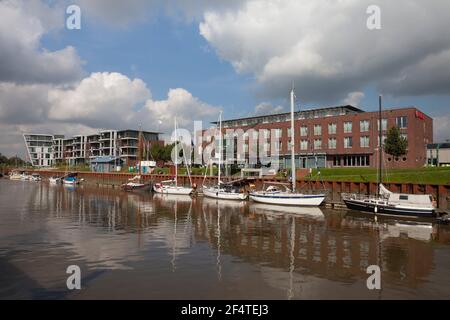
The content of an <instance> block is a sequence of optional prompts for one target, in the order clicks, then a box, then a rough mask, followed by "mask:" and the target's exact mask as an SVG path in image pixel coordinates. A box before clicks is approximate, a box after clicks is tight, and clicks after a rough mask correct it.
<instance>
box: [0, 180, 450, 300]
mask: <svg viewBox="0 0 450 320" xmlns="http://www.w3.org/2000/svg"><path fill="white" fill-rule="evenodd" d="M70 265H77V266H79V267H80V270H81V289H80V290H68V289H67V285H66V280H67V278H68V277H69V276H70V274H67V273H66V270H67V268H68V266H70ZM369 265H378V266H379V267H380V269H381V290H369V289H368V288H367V284H366V281H367V278H368V277H369V276H370V274H367V272H366V271H367V270H366V269H367V267H368V266H369ZM347 298H352V299H419V298H421V299H432V298H434V299H436V298H437V299H449V298H450V228H449V227H446V226H441V225H436V224H433V223H431V222H428V221H424V222H421V223H417V222H416V223H410V222H407V221H395V220H387V219H381V220H378V221H374V218H373V217H372V216H369V215H366V214H363V213H357V212H352V211H346V210H339V211H337V210H330V209H318V208H308V209H305V208H295V209H294V208H289V207H277V206H267V205H261V204H255V203H252V202H242V203H241V202H233V201H231V202H230V201H220V202H217V201H216V200H211V199H207V198H203V197H201V196H199V197H197V198H194V199H191V198H190V197H184V196H159V195H152V194H149V193H148V194H134V193H125V192H122V191H119V190H117V189H109V188H98V187H94V186H87V185H85V186H79V187H72V188H68V187H64V186H52V185H49V184H48V183H46V182H41V183H36V182H28V181H10V180H5V179H0V299H347Z"/></svg>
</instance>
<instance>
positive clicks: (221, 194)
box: [203, 188, 247, 200]
mask: <svg viewBox="0 0 450 320" xmlns="http://www.w3.org/2000/svg"><path fill="white" fill-rule="evenodd" d="M203 194H204V195H205V196H206V197H209V198H213V199H223V200H245V199H247V194H246V193H238V192H236V193H233V192H225V191H221V190H217V189H212V188H204V189H203Z"/></svg>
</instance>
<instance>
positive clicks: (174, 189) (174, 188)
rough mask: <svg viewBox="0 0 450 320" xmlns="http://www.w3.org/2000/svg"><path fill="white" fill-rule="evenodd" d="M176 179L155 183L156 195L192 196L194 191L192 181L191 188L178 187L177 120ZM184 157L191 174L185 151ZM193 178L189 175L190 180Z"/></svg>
mask: <svg viewBox="0 0 450 320" xmlns="http://www.w3.org/2000/svg"><path fill="white" fill-rule="evenodd" d="M174 148H175V163H174V164H175V178H174V179H173V180H166V181H162V182H160V183H155V184H154V186H153V191H155V192H156V193H163V194H180V195H189V194H191V193H192V192H193V191H194V189H193V188H192V181H191V187H184V186H179V185H178V135H177V119H175V146H174ZM183 157H184V159H185V162H186V168H187V170H188V174H189V168H188V166H187V161H186V155H185V153H184V150H183ZM190 178H191V176H190V175H189V180H190Z"/></svg>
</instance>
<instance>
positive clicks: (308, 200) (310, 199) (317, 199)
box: [249, 193, 325, 207]
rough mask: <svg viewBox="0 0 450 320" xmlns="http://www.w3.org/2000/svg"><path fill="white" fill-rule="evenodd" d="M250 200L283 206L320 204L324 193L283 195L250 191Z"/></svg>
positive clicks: (313, 205)
mask: <svg viewBox="0 0 450 320" xmlns="http://www.w3.org/2000/svg"><path fill="white" fill-rule="evenodd" d="M249 197H250V200H253V201H255V202H259V203H266V204H275V205H284V206H312V207H315V206H320V205H321V204H322V202H323V201H324V200H325V195H323V194H319V195H309V194H298V195H294V194H293V195H284V194H257V193H250V195H249Z"/></svg>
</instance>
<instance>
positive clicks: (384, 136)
mask: <svg viewBox="0 0 450 320" xmlns="http://www.w3.org/2000/svg"><path fill="white" fill-rule="evenodd" d="M381 139H383V145H384V143H385V142H386V135H383V136H382V137H381ZM377 140H378V146H380V137H379V136H378V138H377Z"/></svg>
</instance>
